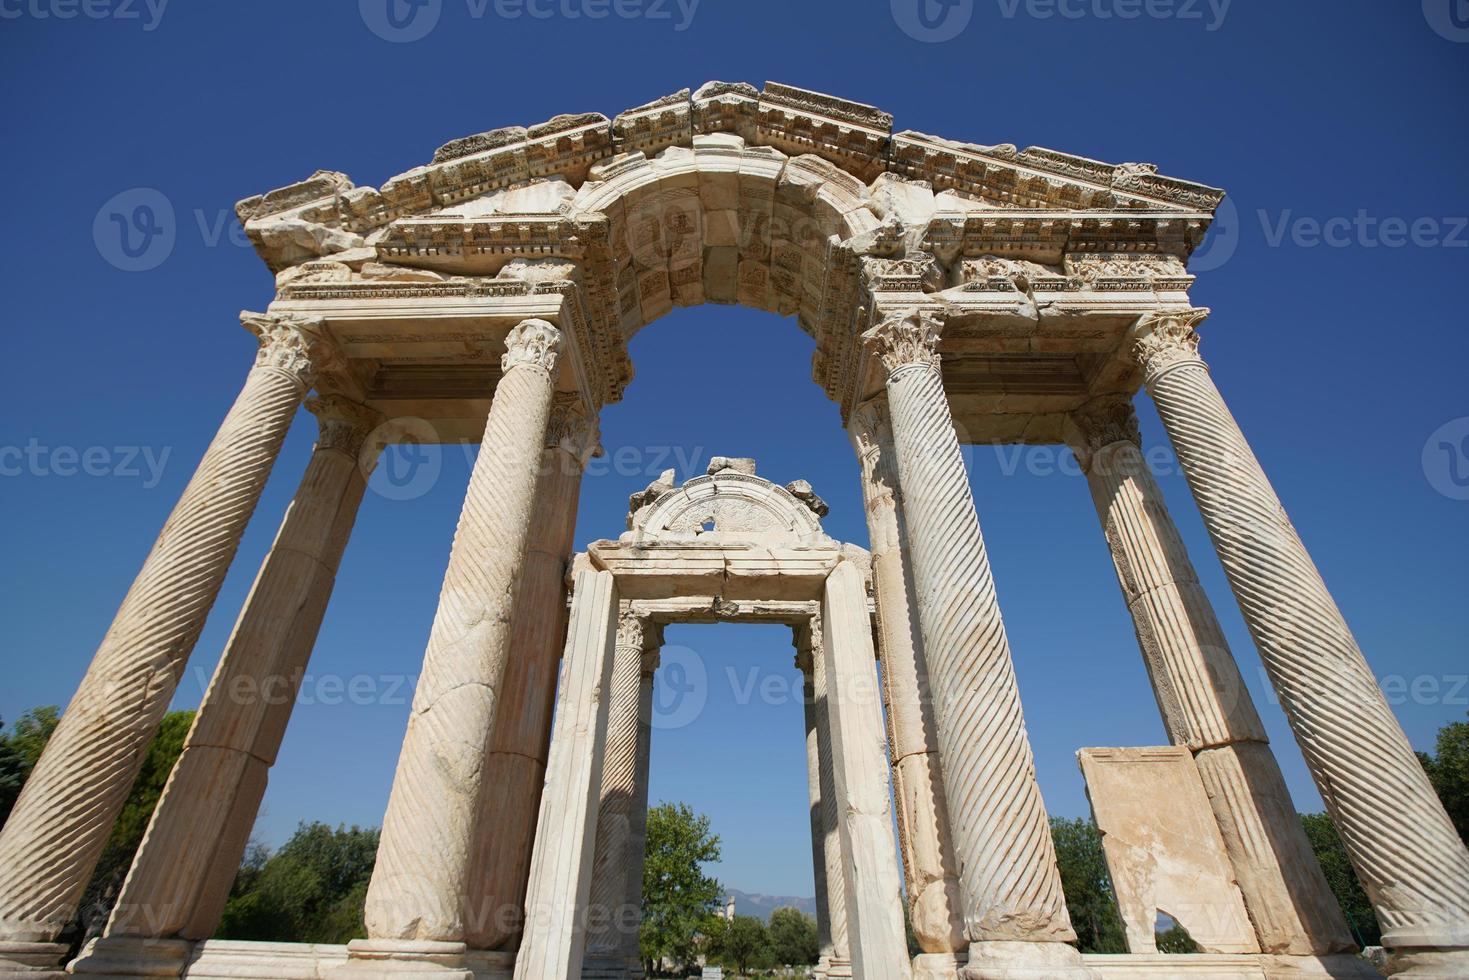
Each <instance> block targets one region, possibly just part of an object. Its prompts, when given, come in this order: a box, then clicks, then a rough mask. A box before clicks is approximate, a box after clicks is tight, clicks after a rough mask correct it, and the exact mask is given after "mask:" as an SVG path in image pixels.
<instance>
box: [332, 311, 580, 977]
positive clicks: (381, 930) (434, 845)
mask: <svg viewBox="0 0 1469 980" xmlns="http://www.w3.org/2000/svg"><path fill="white" fill-rule="evenodd" d="M505 344H506V354H505V355H504V357H503V359H502V367H503V369H504V374H503V375H502V377H501V378H500V383H499V385H498V386H497V387H496V389H495V396H494V402H493V404H492V406H491V408H490V414H489V418H488V420H487V421H486V423H485V434H484V439H483V442H482V444H481V450H480V454H479V458H478V459H477V460H476V461H475V465H474V470H473V472H472V473H471V475H470V479H469V489H468V492H467V493H466V494H465V499H464V509H463V512H462V513H461V514H460V518H459V527H458V530H457V531H456V532H455V534H454V545H453V548H452V549H451V550H450V553H449V567H448V569H447V570H446V571H445V573H444V585H443V590H442V592H441V593H440V596H439V608H438V612H437V613H436V614H435V617H434V624H433V628H432V630H431V632H430V634H429V641H428V648H427V650H426V651H425V653H424V658H423V670H422V673H421V674H420V675H419V680H418V689H417V691H416V692H415V693H414V697H413V709H412V712H411V714H410V715H409V719H408V730H407V732H406V733H405V735H404V737H403V748H402V751H401V753H400V755H399V758H398V770H397V773H396V775H395V776H394V778H393V790H392V794H391V795H390V797H389V799H388V808H387V813H386V814H385V815H384V818H383V830H382V841H381V843H380V844H379V846H378V853H377V866H376V868H375V869H374V871H373V875H372V882H371V884H370V885H369V887H368V892H367V906H366V919H367V931H368V936H369V937H370V938H369V939H367V940H359V941H356V942H353V943H352V944H350V947H349V952H350V957H351V958H350V960H349V962H348V964H347V965H346V966H345V967H342V968H341V969H342V970H343V971H345V972H346V973H348V974H352V973H358V974H359V975H374V976H375V975H377V974H378V973H380V972H381V971H382V970H383V969H385V967H384V963H394V962H401V963H405V964H417V965H420V966H421V967H422V968H423V969H425V970H427V969H429V968H436V969H440V970H442V971H445V972H447V973H448V974H449V975H456V974H457V975H460V976H467V973H465V972H464V971H463V970H462V969H461V968H460V964H462V963H463V962H464V961H463V959H462V957H463V954H464V953H465V951H466V949H467V947H466V944H465V937H466V936H467V934H468V928H467V925H468V916H467V914H466V908H465V903H466V900H467V897H468V895H469V890H470V880H471V878H472V877H473V865H472V860H473V858H474V853H475V841H476V835H475V829H476V817H477V815H478V814H479V813H480V812H481V808H482V806H483V798H482V795H481V794H482V791H483V790H484V776H485V773H486V769H485V755H486V752H487V750H488V748H489V745H490V739H491V736H492V734H493V732H494V726H495V713H496V708H497V706H498V705H499V704H500V702H501V694H502V692H503V690H504V688H503V682H504V677H505V663H506V659H507V648H508V645H509V642H508V641H509V637H510V625H511V612H512V609H513V607H514V596H515V591H516V587H517V584H518V582H519V580H520V576H521V573H522V571H523V565H524V557H525V551H526V543H527V541H528V540H529V537H530V518H531V512H532V508H533V505H534V501H535V491H536V481H537V470H538V468H539V463H540V459H541V450H542V447H543V446H544V445H545V441H546V430H547V425H548V423H549V421H550V415H551V402H552V393H553V390H554V388H555V383H556V364H557V359H558V356H559V352H560V349H561V334H560V332H559V331H558V330H557V329H556V328H555V327H553V326H552V325H551V324H549V323H547V322H545V321H544V320H525V321H522V322H521V323H519V324H518V325H516V326H515V328H514V329H512V330H511V331H510V335H509V337H508V338H507V339H506V342H505Z"/></svg>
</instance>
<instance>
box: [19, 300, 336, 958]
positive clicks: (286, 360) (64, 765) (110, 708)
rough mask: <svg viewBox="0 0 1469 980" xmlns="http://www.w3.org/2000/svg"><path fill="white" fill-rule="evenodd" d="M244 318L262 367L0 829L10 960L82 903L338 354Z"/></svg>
mask: <svg viewBox="0 0 1469 980" xmlns="http://www.w3.org/2000/svg"><path fill="white" fill-rule="evenodd" d="M241 319H242V321H243V322H244V324H245V326H246V328H247V329H249V330H251V331H252V332H253V333H254V334H255V335H256V337H257V338H258V339H259V341H260V349H259V352H258V354H257V355H256V361H255V367H254V368H253V369H252V370H251V371H250V374H249V376H248V377H247V378H246V379H245V385H244V388H243V390H242V391H241V392H240V395H239V397H238V398H237V399H236V400H235V403H234V406H233V407H232V408H231V409H230V411H229V414H228V415H226V416H225V419H224V422H223V423H222V424H221V425H220V428H219V433H218V434H217V435H216V436H215V437H214V441H213V442H212V443H211V444H210V446H209V448H208V450H206V451H205V453H204V458H203V459H202V460H201V461H200V463H199V468H198V469H197V470H196V471H195V473H194V476H193V479H191V480H190V481H189V485H188V486H187V487H185V488H184V492H183V496H182V497H181V498H180V499H179V502H178V504H177V505H176V506H175V507H174V509H173V513H172V514H170V515H169V518H168V522H167V523H166V524H165V525H164V526H163V531H162V532H161V533H160V534H159V536H158V540H157V542H156V543H155V544H154V546H153V550H152V552H151V553H150V554H149V555H148V558H147V560H146V561H145V562H144V563H143V567H142V570H141V571H140V572H139V573H138V577H137V579H136V580H134V582H133V585H132V588H131V589H130V590H129V591H128V594H127V596H126V597H125V598H124V599H123V601H122V605H121V607H120V608H119V609H118V611H117V616H116V618H115V619H114V620H113V622H112V625H111V626H110V627H109V628H108V630H107V635H106V636H105V637H104V638H103V640H102V644H101V646H100V647H99V648H98V650H97V653H96V655H95V656H94V657H93V658H92V663H91V665H90V666H89V667H88V668H87V674H86V677H85V678H83V680H82V683H81V685H80V687H78V689H77V693H76V695H75V696H74V697H73V698H72V700H71V703H70V704H69V705H68V706H67V708H66V711H65V713H64V714H63V715H62V718H61V723H60V725H58V726H57V729H56V732H55V734H54V735H52V737H51V740H50V742H49V743H48V744H47V746H46V750H45V752H44V753H43V754H42V755H41V758H40V761H39V762H38V763H37V765H36V768H35V770H34V771H33V772H32V773H31V775H30V778H29V779H28V780H27V781H26V784H25V789H24V791H23V792H22V793H21V795H20V799H19V800H18V801H17V802H16V804H15V809H14V810H13V811H12V812H11V814H10V818H9V820H8V821H6V823H5V827H4V830H3V832H0V944H4V945H5V947H6V951H5V952H4V953H0V956H4V957H5V959H6V960H11V961H13V962H17V963H18V962H21V960H22V953H21V952H18V947H16V946H15V945H14V944H24V943H39V944H49V943H50V941H51V940H52V939H54V938H55V937H56V935H57V934H58V933H59V932H60V931H61V929H62V928H63V927H64V926H65V925H66V924H67V923H68V922H69V921H70V920H71V918H72V916H73V914H74V913H75V911H76V905H77V902H78V900H79V899H80V897H81V894H82V891H83V889H84V888H85V887H86V885H87V880H88V879H89V878H90V876H91V874H92V871H93V869H94V868H95V866H96V863H97V859H98V857H99V856H100V855H101V853H102V848H103V846H104V845H105V844H106V842H107V838H108V835H109V834H110V833H111V832H112V826H113V823H114V822H115V821H116V819H117V815H118V813H119V811H120V810H121V809H122V805H123V802H124V801H125V800H126V799H127V795H128V792H129V791H130V790H131V788H132V784H133V780H134V778H135V777H136V776H137V773H138V769H139V767H140V766H141V765H142V762H143V756H144V750H145V749H146V747H147V745H148V742H149V740H150V739H151V738H152V737H153V734H154V733H155V732H156V730H157V728H158V724H159V722H160V721H161V720H162V718H163V715H164V713H165V712H166V711H167V710H168V703H169V700H170V699H171V698H172V697H173V693H174V689H175V687H177V685H178V681H179V678H180V677H181V676H182V674H183V670H184V667H185V665H186V663H187V661H188V658H189V654H190V653H191V652H192V651H193V649H194V644H195V642H196V641H197V640H198V638H199V633H200V631H201V630H202V629H203V627H204V620H205V618H206V617H207V616H208V614H209V609H210V607H211V606H212V605H213V604H214V600H215V597H216V596H217V595H218V593H219V587H220V584H221V583H222V582H223V581H224V577H225V573H226V572H227V571H228V570H229V566H230V561H231V560H232V559H233V558H234V555H235V550H236V548H237V547H238V546H239V542H240V536H241V535H242V534H243V533H244V530H245V525H246V524H247V523H248V522H249V519H250V515H251V514H252V513H253V512H254V510H255V505H256V503H257V502H258V501H259V499H260V492H261V490H262V489H263V488H264V486H265V482H266V479H267V478H268V477H269V475H270V471H271V467H272V466H273V465H274V463H275V460H276V456H277V455H278V453H279V451H280V447H281V442H282V441H283V440H284V439H285V435H286V430H287V429H288V428H290V425H291V420H292V418H294V416H295V414H296V409H297V407H298V406H299V405H300V404H301V399H302V397H303V396H304V395H305V393H306V391H307V390H308V389H309V388H310V387H311V385H312V384H313V383H314V381H315V372H316V371H317V370H319V369H320V368H321V366H322V364H323V362H324V361H325V360H326V359H327V358H329V357H330V356H331V355H330V350H329V347H328V342H327V341H326V339H325V338H324V336H323V334H322V333H321V325H320V323H318V322H314V321H312V322H308V321H305V320H299V319H293V318H289V317H281V316H266V315H263V314H254V313H245V314H241ZM62 952H64V950H63V949H61V948H60V947H56V949H55V953H56V955H57V956H59V955H60V954H61V953H62ZM38 955H39V954H38ZM0 962H4V961H3V960H0Z"/></svg>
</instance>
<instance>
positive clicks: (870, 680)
mask: <svg viewBox="0 0 1469 980" xmlns="http://www.w3.org/2000/svg"><path fill="white" fill-rule="evenodd" d="M821 626H822V634H823V636H822V642H821V644H820V645H819V647H816V648H815V649H813V650H812V655H813V656H814V657H819V658H820V659H821V661H822V662H823V663H824V664H825V668H826V705H827V718H828V719H829V722H830V726H831V727H830V729H829V731H830V734H831V745H832V771H833V773H834V774H835V780H834V782H835V783H836V798H837V801H838V805H839V807H840V821H841V841H842V858H843V860H842V873H843V877H844V879H845V881H846V890H847V922H848V937H849V941H850V943H851V949H852V973H853V975H854V976H856V977H861V978H863V980H907V978H908V977H910V976H911V975H912V970H911V968H910V965H909V962H908V941H907V936H906V933H905V930H904V928H903V895H902V882H901V878H900V874H899V871H898V861H897V855H896V853H895V849H894V847H893V831H892V822H893V816H892V811H891V809H890V808H889V804H888V799H889V796H888V791H889V784H888V781H887V780H886V779H884V778H883V776H884V775H886V773H887V765H886V760H885V758H884V756H885V749H886V738H885V736H884V734H883V724H882V706H881V702H880V695H879V693H878V683H877V655H876V653H875V652H874V650H873V647H872V619H871V616H870V614H869V613H868V611H867V588H866V585H865V583H864V582H863V576H862V572H861V571H860V570H859V569H858V568H857V566H856V565H855V564H853V563H852V562H850V561H842V562H841V563H839V564H838V565H837V567H836V568H835V569H834V570H833V571H832V573H831V575H829V576H828V577H827V580H826V592H825V595H824V596H823V598H822V603H821Z"/></svg>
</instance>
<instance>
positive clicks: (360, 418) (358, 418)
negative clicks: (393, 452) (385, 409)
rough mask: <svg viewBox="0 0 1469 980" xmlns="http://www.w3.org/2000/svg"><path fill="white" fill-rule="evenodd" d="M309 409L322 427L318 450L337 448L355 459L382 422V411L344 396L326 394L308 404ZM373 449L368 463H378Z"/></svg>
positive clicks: (320, 427) (318, 437) (317, 444)
mask: <svg viewBox="0 0 1469 980" xmlns="http://www.w3.org/2000/svg"><path fill="white" fill-rule="evenodd" d="M306 410H307V411H309V412H310V413H311V414H312V415H315V416H316V424H317V427H318V429H319V430H320V432H319V434H318V436H317V439H316V448H317V449H335V450H337V451H339V452H343V453H346V454H347V455H348V456H352V457H354V458H356V457H357V456H358V455H359V454H360V453H361V452H362V447H363V446H364V445H365V444H366V442H367V438H368V436H370V435H371V434H372V432H373V430H375V429H376V428H377V427H378V426H379V425H381V424H382V421H383V416H382V413H381V412H378V411H377V410H375V409H371V408H368V407H367V406H366V405H363V404H361V403H359V402H354V401H352V399H350V398H345V397H343V396H342V395H323V396H321V397H319V398H313V399H311V400H310V401H308V402H307V403H306ZM376 459H377V453H376V452H375V451H374V452H373V454H372V456H371V457H370V459H368V460H364V462H365V463H367V464H368V465H369V466H371V465H372V464H373V463H375V462H376Z"/></svg>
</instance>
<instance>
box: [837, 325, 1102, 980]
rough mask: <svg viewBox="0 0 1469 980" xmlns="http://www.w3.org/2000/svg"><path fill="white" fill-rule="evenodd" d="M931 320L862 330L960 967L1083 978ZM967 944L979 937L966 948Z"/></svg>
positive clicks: (970, 971)
mask: <svg viewBox="0 0 1469 980" xmlns="http://www.w3.org/2000/svg"><path fill="white" fill-rule="evenodd" d="M938 334H939V324H938V323H937V322H936V321H934V320H933V319H931V318H929V316H928V315H927V314H924V313H913V314H911V315H908V316H903V317H893V318H890V319H888V320H885V321H884V322H882V323H881V324H879V325H878V326H876V327H874V328H873V329H872V330H869V331H868V332H867V333H866V334H865V335H864V341H865V342H866V343H867V344H868V345H869V347H870V349H871V350H872V351H873V353H874V354H875V355H876V356H877V357H879V358H880V359H881V360H882V362H883V364H884V366H885V367H886V368H887V371H888V379H887V393H888V403H889V405H890V406H891V411H892V427H893V442H894V446H895V448H896V450H897V462H898V472H899V474H900V481H901V485H902V492H903V502H904V507H905V512H906V517H907V530H908V544H909V550H910V552H911V556H912V563H913V580H914V585H915V592H916V594H917V596H918V619H919V624H920V625H921V627H922V630H923V651H924V660H925V662H926V664H927V667H928V679H929V686H930V689H931V691H932V693H933V697H934V716H935V719H936V721H937V728H938V743H939V759H940V762H941V766H942V769H943V777H944V790H945V796H946V798H947V800H948V805H949V817H950V830H951V832H952V833H953V838H954V852H955V859H956V861H957V863H958V866H959V868H960V881H959V885H960V896H961V900H962V902H963V907H962V912H963V917H964V923H965V929H966V932H967V934H968V936H969V939H970V942H971V946H970V954H969V963H968V965H967V966H966V967H965V968H964V971H963V976H965V977H968V978H970V980H993V978H1008V977H1010V976H1014V975H1016V974H1013V973H1011V972H1007V971H1008V967H1007V965H1006V964H1009V963H1012V962H1013V963H1015V964H1017V966H1016V968H1017V969H1022V970H1030V969H1032V967H1038V968H1044V969H1046V970H1049V971H1051V974H1050V975H1051V976H1078V977H1080V976H1087V975H1088V973H1087V971H1086V969H1085V968H1084V967H1083V966H1082V962H1081V958H1080V956H1079V954H1078V953H1077V952H1076V950H1075V949H1074V948H1072V947H1071V946H1069V945H1066V944H1067V943H1071V942H1074V941H1075V939H1076V934H1075V932H1074V931H1073V930H1072V928H1071V922H1070V919H1069V917H1068V915H1067V912H1066V903H1065V899H1064V897H1063V896H1062V894H1061V877H1060V874H1059V873H1058V871H1057V870H1056V855H1055V849H1054V846H1053V845H1052V842H1051V830H1050V824H1049V821H1048V819H1047V816H1046V809H1045V804H1044V802H1043V801H1042V799H1041V795H1040V788H1039V787H1038V786H1037V785H1036V781H1035V763H1034V760H1033V758H1032V756H1031V751H1030V742H1029V739H1028V738H1027V736H1026V732H1025V719H1024V715H1023V713H1022V711H1021V707H1020V693H1019V690H1018V688H1017V687H1016V684H1015V668H1014V665H1013V664H1012V663H1011V659H1010V645H1009V641H1008V640H1007V639H1006V637H1005V627H1004V623H1003V621H1002V620H1001V617H1000V609H999V604H998V601H997V599H996V596H995V587H994V580H993V577H992V576H991V573H990V567H989V559H988V557H987V555H986V553H985V547H984V538H983V536H982V535H981V533H980V529H979V518H978V516H977V514H976V513H975V508H974V498H973V496H972V494H971V493H970V490H969V478H968V473H967V472H966V471H965V468H964V459H963V456H962V455H961V454H960V451H959V442H958V439H957V437H956V436H955V434H954V424H953V420H952V418H951V417H950V415H949V405H948V400H947V397H946V395H945V393H944V385H943V379H942V377H941V376H940V373H939V355H938V342H939V336H938ZM976 946H980V947H988V948H985V949H978V950H977V949H976Z"/></svg>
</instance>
